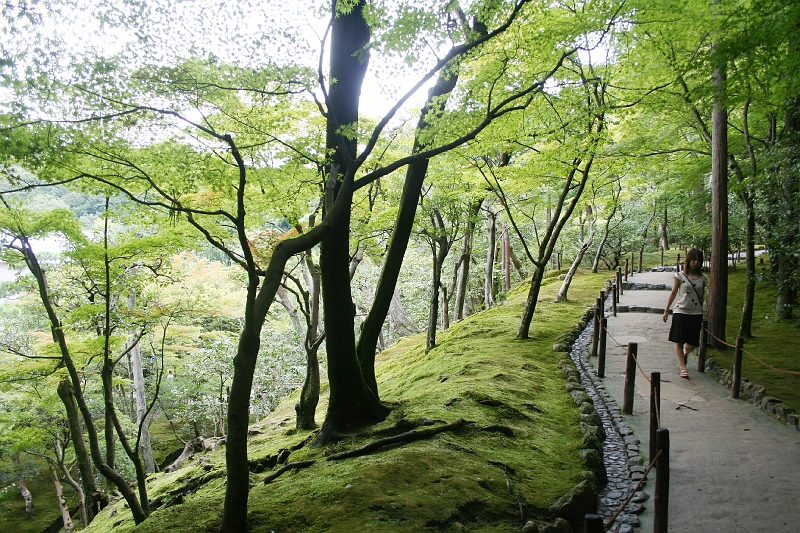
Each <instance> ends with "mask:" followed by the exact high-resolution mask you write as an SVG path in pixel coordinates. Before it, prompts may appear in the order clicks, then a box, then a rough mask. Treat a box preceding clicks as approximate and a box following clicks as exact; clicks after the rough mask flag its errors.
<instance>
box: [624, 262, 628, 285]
mask: <svg viewBox="0 0 800 533" xmlns="http://www.w3.org/2000/svg"><path fill="white" fill-rule="evenodd" d="M625 281H628V258H627V257H626V258H625Z"/></svg>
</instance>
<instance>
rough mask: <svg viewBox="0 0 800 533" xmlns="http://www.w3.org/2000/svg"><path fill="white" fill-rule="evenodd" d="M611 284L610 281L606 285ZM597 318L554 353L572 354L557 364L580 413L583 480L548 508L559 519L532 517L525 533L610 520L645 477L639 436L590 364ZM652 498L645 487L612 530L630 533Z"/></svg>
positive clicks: (585, 320) (588, 315)
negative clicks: (596, 517)
mask: <svg viewBox="0 0 800 533" xmlns="http://www.w3.org/2000/svg"><path fill="white" fill-rule="evenodd" d="M609 288H610V285H608V284H607V286H606V289H607V290H608V289H609ZM662 312H663V310H662ZM593 317H594V308H593V307H590V308H587V310H586V312H585V313H584V314H583V315H582V317H581V320H580V321H579V322H578V323H577V324H576V325H575V326H574V327H573V328H572V330H570V331H568V332H567V333H565V334H563V335H562V336H561V337H559V338H558V340H557V342H556V343H555V344H554V345H553V350H554V351H556V352H560V353H565V352H568V353H569V357H562V358H561V360H560V361H559V363H558V365H559V368H561V371H562V372H564V375H565V377H566V378H567V383H566V389H567V391H568V392H569V393H570V394H571V395H572V398H573V401H574V402H575V405H577V406H578V407H579V408H580V412H581V414H580V417H581V422H580V428H581V432H582V433H583V450H582V451H581V458H582V459H583V461H584V465H585V467H586V470H585V471H584V481H582V482H581V483H579V484H578V485H576V486H575V487H574V488H573V489H572V490H571V491H570V492H569V493H567V494H566V495H564V496H563V497H562V498H561V499H560V500H559V501H558V502H556V503H555V504H554V505H553V506H552V507H551V508H550V509H549V514H551V516H554V517H556V519H555V522H554V523H543V522H537V523H534V522H533V521H531V522H528V523H527V524H526V525H525V527H523V529H522V533H562V532H563V533H570V532H571V531H572V528H577V529H580V528H582V527H583V521H584V517H585V515H586V514H587V513H597V514H600V516H602V517H603V518H604V520H606V521H608V520H609V519H610V518H611V517H612V516H613V515H614V513H616V512H617V510H618V509H619V508H620V507H621V506H622V504H623V503H624V502H625V500H626V499H627V497H628V496H629V495H630V493H631V491H632V490H633V489H635V487H636V486H637V485H638V483H639V481H640V480H641V479H642V478H643V477H644V471H645V467H644V466H643V461H642V457H641V454H640V453H639V439H637V438H636V436H635V435H634V434H633V430H632V429H631V428H630V426H628V424H627V423H625V422H624V420H623V417H622V413H621V411H620V409H619V407H618V406H617V404H616V401H615V400H614V399H613V398H612V397H611V396H610V395H609V394H608V393H607V392H606V390H605V386H604V385H603V384H602V382H601V381H600V378H599V377H597V372H596V370H595V369H594V367H593V366H592V365H591V364H590V363H589V344H590V342H591V338H592V332H593V329H594V327H593V323H592V319H593ZM565 355H566V353H565ZM645 483H646V482H644V483H643V484H642V486H644V484H645ZM649 498H650V496H649V495H648V494H647V493H646V492H644V491H641V490H640V491H639V492H638V493H636V494H635V495H634V497H633V499H632V500H631V503H629V504H628V506H627V507H626V508H625V510H624V511H623V512H622V513H620V514H619V515H618V516H617V518H616V519H615V521H614V523H613V524H612V526H611V529H610V531H612V532H613V533H631V532H632V531H633V528H634V527H637V526H639V525H640V522H639V518H638V516H637V515H638V513H640V512H642V511H643V510H644V507H643V505H642V503H644V502H645V501H647V500H648V499H649Z"/></svg>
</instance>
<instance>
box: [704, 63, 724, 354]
mask: <svg viewBox="0 0 800 533" xmlns="http://www.w3.org/2000/svg"><path fill="white" fill-rule="evenodd" d="M725 82H726V74H725V68H724V66H717V67H716V68H715V69H714V88H715V94H714V110H713V111H712V115H711V128H712V133H711V260H710V265H711V268H710V274H711V283H710V285H709V291H708V330H709V332H710V333H711V335H713V336H712V338H711V340H710V342H711V343H712V346H715V347H719V348H722V347H724V345H723V344H722V342H725V320H726V318H727V307H728V166H727V165H728V112H727V107H726V104H725ZM716 339H719V341H722V342H718V341H717V340H716Z"/></svg>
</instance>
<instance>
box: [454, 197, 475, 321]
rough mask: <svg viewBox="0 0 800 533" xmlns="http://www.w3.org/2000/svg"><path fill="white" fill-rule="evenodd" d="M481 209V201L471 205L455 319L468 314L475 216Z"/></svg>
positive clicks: (459, 273) (460, 262)
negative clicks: (467, 305)
mask: <svg viewBox="0 0 800 533" xmlns="http://www.w3.org/2000/svg"><path fill="white" fill-rule="evenodd" d="M480 209H481V202H476V203H474V204H472V206H470V209H469V219H468V220H467V229H466V232H465V233H464V237H463V239H462V241H461V257H460V259H459V268H458V283H457V284H456V301H455V304H454V305H453V320H455V321H459V320H462V319H463V318H464V317H465V316H466V315H467V310H466V304H467V291H468V290H469V267H470V264H471V263H472V240H473V238H474V236H475V217H476V216H477V215H478V213H479V212H480Z"/></svg>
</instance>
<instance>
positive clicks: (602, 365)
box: [597, 317, 608, 378]
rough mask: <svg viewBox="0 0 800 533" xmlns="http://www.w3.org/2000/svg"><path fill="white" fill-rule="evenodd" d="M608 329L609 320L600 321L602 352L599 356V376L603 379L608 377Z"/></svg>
mask: <svg viewBox="0 0 800 533" xmlns="http://www.w3.org/2000/svg"><path fill="white" fill-rule="evenodd" d="M607 329H608V319H607V318H605V317H603V318H601V319H600V351H599V353H598V354H597V356H598V357H597V375H598V376H599V377H601V378H604V377H606V337H607V336H608V335H607V331H606V330H607Z"/></svg>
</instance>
